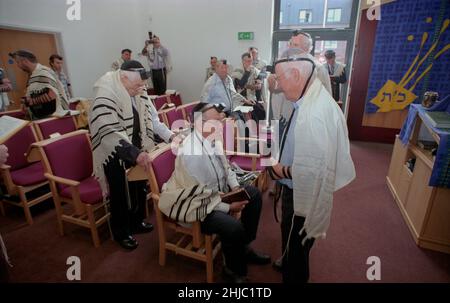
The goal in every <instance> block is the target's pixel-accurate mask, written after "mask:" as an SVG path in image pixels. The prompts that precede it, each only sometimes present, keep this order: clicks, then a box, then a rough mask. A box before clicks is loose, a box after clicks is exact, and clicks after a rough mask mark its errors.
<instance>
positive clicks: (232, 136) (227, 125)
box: [223, 119, 270, 191]
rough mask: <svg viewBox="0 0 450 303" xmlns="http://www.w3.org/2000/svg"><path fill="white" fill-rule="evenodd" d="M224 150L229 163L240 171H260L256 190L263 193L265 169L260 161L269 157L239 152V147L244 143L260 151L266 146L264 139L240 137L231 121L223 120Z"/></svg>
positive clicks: (265, 178) (265, 181) (265, 186)
mask: <svg viewBox="0 0 450 303" xmlns="http://www.w3.org/2000/svg"><path fill="white" fill-rule="evenodd" d="M223 129H224V131H223V135H224V139H223V140H224V141H223V142H224V149H225V155H226V156H227V159H228V160H229V162H230V163H235V164H236V165H237V166H239V167H240V168H241V169H243V170H246V171H260V172H261V174H260V175H259V177H258V180H257V181H258V183H257V185H258V188H259V189H260V190H261V191H264V190H265V189H266V188H267V175H266V173H265V167H264V166H262V164H261V161H262V160H263V159H265V158H268V157H270V155H265V154H260V153H246V152H245V151H241V150H239V146H244V143H245V141H248V142H250V143H254V144H258V145H259V147H260V149H261V148H262V147H263V146H264V145H265V144H266V139H262V138H259V137H249V138H246V137H240V136H239V132H238V130H237V128H236V127H235V125H234V122H233V120H232V119H225V122H224V128H223Z"/></svg>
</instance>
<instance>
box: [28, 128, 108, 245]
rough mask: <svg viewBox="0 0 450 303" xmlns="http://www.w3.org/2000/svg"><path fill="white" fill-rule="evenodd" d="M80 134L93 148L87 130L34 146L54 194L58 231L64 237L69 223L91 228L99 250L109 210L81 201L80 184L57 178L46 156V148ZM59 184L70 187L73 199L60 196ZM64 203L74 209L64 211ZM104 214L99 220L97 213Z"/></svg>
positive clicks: (103, 206)
mask: <svg viewBox="0 0 450 303" xmlns="http://www.w3.org/2000/svg"><path fill="white" fill-rule="evenodd" d="M79 134H84V135H85V136H86V138H87V139H88V142H89V146H90V147H92V146H91V141H90V139H89V132H88V131H87V130H78V131H75V132H71V133H67V134H64V135H61V136H59V137H56V138H51V139H47V140H44V141H41V142H38V143H35V144H34V147H36V148H38V149H39V152H40V156H41V160H42V163H43V165H44V169H45V176H46V177H47V179H48V180H49V182H50V188H51V190H52V194H53V201H54V202H55V209H56V217H57V220H58V229H59V233H60V235H61V236H63V235H64V227H63V222H69V223H72V224H76V225H79V226H82V227H85V228H89V229H90V231H91V236H92V241H93V243H94V246H95V247H96V248H97V247H99V246H100V239H99V236H98V227H99V226H100V225H102V224H103V223H105V222H107V221H108V219H109V217H110V214H109V212H108V210H107V207H106V205H105V203H98V204H96V205H91V204H86V203H83V202H82V201H81V199H80V192H79V190H78V185H79V184H80V182H78V181H74V180H70V179H66V178H62V177H58V176H55V175H54V173H53V171H52V168H51V166H50V162H49V160H48V158H47V155H46V154H45V151H44V147H45V146H46V145H48V144H50V143H52V142H55V141H58V140H61V139H64V138H69V137H73V136H76V135H79ZM57 183H60V184H64V185H66V186H69V187H70V191H71V194H72V198H66V197H62V196H61V195H60V194H59V191H58V187H57ZM63 203H67V204H70V205H71V207H72V208H73V209H71V210H69V212H65V211H66V210H64V209H63V205H62V204H63ZM100 211H101V212H103V211H104V213H102V214H100V216H99V217H98V218H97V215H96V213H97V212H100Z"/></svg>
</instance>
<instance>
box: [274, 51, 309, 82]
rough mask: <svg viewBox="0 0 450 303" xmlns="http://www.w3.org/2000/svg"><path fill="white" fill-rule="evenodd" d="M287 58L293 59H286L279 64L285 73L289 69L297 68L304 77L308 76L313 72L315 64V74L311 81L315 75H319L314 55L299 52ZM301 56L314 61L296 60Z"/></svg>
mask: <svg viewBox="0 0 450 303" xmlns="http://www.w3.org/2000/svg"><path fill="white" fill-rule="evenodd" d="M287 58H289V59H292V61H286V62H281V63H279V66H280V68H281V69H282V71H283V73H285V74H286V72H287V71H288V70H289V69H291V68H296V69H298V70H299V72H300V75H301V76H302V77H305V78H308V77H309V75H310V74H311V70H312V68H313V66H314V67H315V68H314V72H313V75H312V77H311V81H312V80H314V78H315V76H316V75H317V64H316V60H315V58H314V57H313V56H311V55H310V54H304V53H297V54H294V55H292V56H290V57H287ZM287 58H284V59H287ZM300 58H304V59H309V60H311V61H312V63H311V62H309V61H306V60H296V59H300Z"/></svg>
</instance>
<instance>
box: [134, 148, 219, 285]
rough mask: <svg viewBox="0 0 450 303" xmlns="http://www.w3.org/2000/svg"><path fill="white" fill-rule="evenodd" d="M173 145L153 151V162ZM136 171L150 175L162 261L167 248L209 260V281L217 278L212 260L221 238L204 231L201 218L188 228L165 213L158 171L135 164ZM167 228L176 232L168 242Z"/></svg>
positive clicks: (164, 258)
mask: <svg viewBox="0 0 450 303" xmlns="http://www.w3.org/2000/svg"><path fill="white" fill-rule="evenodd" d="M170 148H171V146H170V144H168V145H165V146H163V147H161V148H159V149H157V150H155V151H154V152H152V153H151V154H150V156H151V158H152V161H153V160H155V159H156V158H157V157H158V156H159V155H161V154H163V153H164V152H166V151H167V150H170ZM135 170H140V171H141V173H140V174H147V176H148V180H149V183H150V188H151V191H152V194H151V195H152V199H153V202H154V204H155V206H154V210H155V214H156V222H157V226H158V236H159V264H160V265H161V266H164V265H165V264H166V252H167V251H168V250H169V251H173V252H175V254H180V255H183V256H186V257H189V258H193V259H196V260H199V261H202V262H204V263H206V281H207V282H208V283H212V282H213V281H214V278H213V277H214V271H213V261H214V258H215V257H216V255H217V254H218V252H219V251H220V248H221V244H220V241H219V239H218V237H217V236H216V235H206V234H202V232H201V227H200V222H198V221H197V222H194V223H192V226H191V227H185V226H182V225H180V224H178V223H177V222H176V221H174V220H171V219H170V218H168V217H167V216H166V215H164V214H163V213H162V212H161V211H160V210H159V207H158V203H159V197H160V194H161V193H160V189H159V186H158V182H157V180H156V175H155V171H154V170H153V168H152V169H151V170H150V171H149V172H148V173H145V172H143V170H142V168H140V167H135ZM133 174H134V175H136V173H132V174H129V176H128V178H129V180H130V179H131V180H133V177H132V175H133ZM167 228H168V229H171V230H173V231H175V233H176V236H175V240H173V241H168V239H167V236H166V229H167Z"/></svg>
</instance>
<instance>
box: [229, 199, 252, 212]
mask: <svg viewBox="0 0 450 303" xmlns="http://www.w3.org/2000/svg"><path fill="white" fill-rule="evenodd" d="M247 204H248V201H238V202H233V203H231V204H230V213H232V214H233V213H238V212H241V211H242V210H243V209H244V207H245V205H247Z"/></svg>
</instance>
